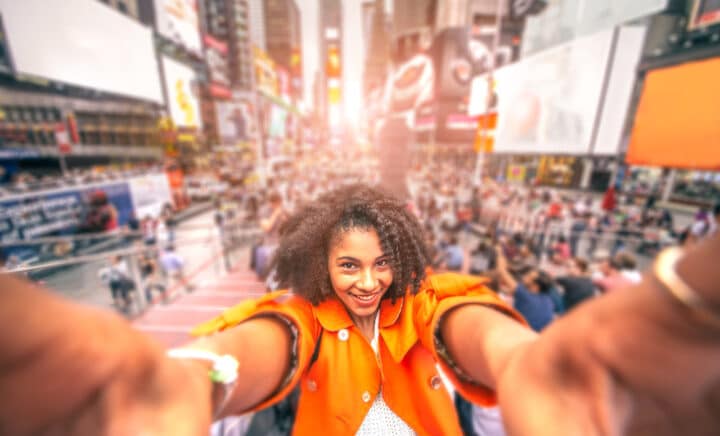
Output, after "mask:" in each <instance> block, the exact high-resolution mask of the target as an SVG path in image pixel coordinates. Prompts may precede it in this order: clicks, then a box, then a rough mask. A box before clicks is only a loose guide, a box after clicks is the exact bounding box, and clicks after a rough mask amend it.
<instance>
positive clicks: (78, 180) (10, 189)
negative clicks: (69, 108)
mask: <svg viewBox="0 0 720 436" xmlns="http://www.w3.org/2000/svg"><path fill="white" fill-rule="evenodd" d="M157 172H162V167H161V166H158V165H139V166H135V167H134V168H132V169H107V170H103V171H97V170H93V169H80V168H75V169H70V170H68V172H67V174H65V175H60V174H57V175H42V176H40V175H35V174H32V173H29V172H20V173H18V174H16V175H14V176H13V178H12V180H11V181H10V182H9V183H5V184H0V198H2V197H3V196H8V195H13V194H24V193H28V192H33V191H42V190H45V189H57V188H67V187H72V186H82V185H87V184H89V183H100V182H108V181H114V180H126V179H128V178H130V177H134V176H142V175H145V174H148V173H157Z"/></svg>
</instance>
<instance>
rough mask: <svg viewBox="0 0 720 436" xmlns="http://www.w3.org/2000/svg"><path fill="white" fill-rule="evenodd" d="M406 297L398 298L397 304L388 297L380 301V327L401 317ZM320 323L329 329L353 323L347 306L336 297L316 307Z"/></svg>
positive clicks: (387, 325) (386, 325) (316, 314)
mask: <svg viewBox="0 0 720 436" xmlns="http://www.w3.org/2000/svg"><path fill="white" fill-rule="evenodd" d="M404 302H405V298H398V299H396V300H395V304H393V303H392V301H391V300H390V299H389V298H387V299H383V300H382V301H381V302H380V322H379V324H380V327H383V328H385V327H390V326H391V325H393V324H394V323H395V322H396V321H397V320H398V318H399V317H400V312H401V311H402V308H403V305H404ZM314 311H315V316H316V317H317V319H318V321H319V322H320V325H322V326H323V328H324V329H325V330H328V331H333V332H335V331H338V330H340V329H345V328H348V327H350V326H352V325H353V321H352V318H350V315H349V314H348V312H347V309H345V306H344V305H343V304H342V302H341V301H340V300H338V299H337V298H336V297H330V298H328V299H326V300H324V301H323V302H322V303H320V304H319V305H318V306H316V307H315V308H314Z"/></svg>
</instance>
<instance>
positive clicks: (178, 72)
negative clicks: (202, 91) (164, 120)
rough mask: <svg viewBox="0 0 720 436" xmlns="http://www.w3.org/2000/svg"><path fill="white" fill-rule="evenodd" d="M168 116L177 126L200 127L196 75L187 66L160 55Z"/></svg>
mask: <svg viewBox="0 0 720 436" xmlns="http://www.w3.org/2000/svg"><path fill="white" fill-rule="evenodd" d="M162 64H163V69H164V71H165V88H166V90H167V96H168V109H169V110H170V117H171V118H172V120H173V122H174V123H175V125H176V126H177V127H190V128H198V129H199V128H201V127H202V122H201V119H200V102H199V99H198V96H197V85H196V83H195V81H196V80H197V76H196V74H195V71H193V69H192V68H190V67H189V66H187V65H185V64H182V63H180V62H177V61H175V60H173V59H170V58H169V57H167V56H163V57H162Z"/></svg>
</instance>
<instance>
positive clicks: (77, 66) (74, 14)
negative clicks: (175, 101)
mask: <svg viewBox="0 0 720 436" xmlns="http://www.w3.org/2000/svg"><path fill="white" fill-rule="evenodd" d="M0 14H1V15H2V20H3V25H4V27H5V34H6V37H7V43H8V46H9V51H10V53H11V59H12V61H13V66H14V70H15V72H16V73H17V74H24V75H28V76H33V77H39V78H43V79H49V80H53V81H57V82H62V83H67V84H71V85H76V86H81V87H84V88H90V89H97V90H101V91H106V92H112V93H116V94H122V95H126V96H130V97H136V98H139V99H143V100H149V101H153V102H157V103H160V102H162V99H163V98H162V88H161V85H160V83H161V82H160V75H159V72H158V66H157V59H156V56H155V47H154V44H153V36H152V30H151V29H149V28H147V27H145V26H143V25H142V24H140V23H138V22H136V21H135V20H133V19H131V18H129V17H127V16H125V15H123V14H121V13H120V12H119V11H117V10H114V9H112V8H110V7H108V6H106V5H103V4H102V3H100V2H98V1H94V0H21V1H19V0H0Z"/></svg>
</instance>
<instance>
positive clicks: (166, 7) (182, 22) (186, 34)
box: [154, 0, 202, 54]
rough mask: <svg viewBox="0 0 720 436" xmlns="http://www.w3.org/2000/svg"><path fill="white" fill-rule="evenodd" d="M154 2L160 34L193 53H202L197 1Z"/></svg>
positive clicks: (159, 0) (165, 0)
mask: <svg viewBox="0 0 720 436" xmlns="http://www.w3.org/2000/svg"><path fill="white" fill-rule="evenodd" d="M154 1H155V16H156V22H157V31H158V33H160V34H161V35H162V36H164V37H166V38H168V39H170V40H171V41H173V42H176V43H178V44H180V45H182V46H183V47H185V48H186V49H187V50H189V51H191V52H193V53H196V54H200V53H202V43H201V40H200V22H199V19H198V8H197V0H154Z"/></svg>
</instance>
